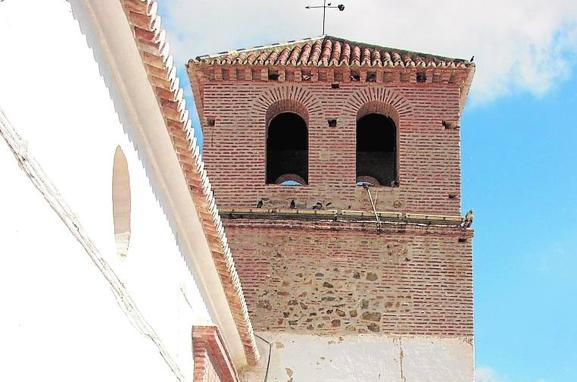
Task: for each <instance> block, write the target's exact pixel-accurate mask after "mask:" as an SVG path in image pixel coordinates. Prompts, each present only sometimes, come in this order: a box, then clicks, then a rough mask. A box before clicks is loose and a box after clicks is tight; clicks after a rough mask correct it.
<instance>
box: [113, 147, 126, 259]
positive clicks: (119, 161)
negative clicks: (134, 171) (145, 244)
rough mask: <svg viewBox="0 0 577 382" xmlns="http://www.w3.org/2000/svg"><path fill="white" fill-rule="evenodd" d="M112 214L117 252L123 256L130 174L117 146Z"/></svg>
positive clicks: (122, 154)
mask: <svg viewBox="0 0 577 382" xmlns="http://www.w3.org/2000/svg"><path fill="white" fill-rule="evenodd" d="M112 216H113V222H114V237H115V240H116V251H117V253H118V254H119V255H120V256H122V257H125V256H126V255H127V254H128V246H129V244H130V176H129V174H128V162H127V161H126V156H125V155H124V152H123V151H122V149H121V148H120V146H118V147H117V148H116V152H115V153H114V165H113V170H112Z"/></svg>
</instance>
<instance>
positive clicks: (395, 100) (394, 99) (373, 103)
mask: <svg viewBox="0 0 577 382" xmlns="http://www.w3.org/2000/svg"><path fill="white" fill-rule="evenodd" d="M345 105H346V107H347V110H349V111H350V112H355V113H356V118H357V119H358V118H360V117H362V116H364V115H366V114H369V113H379V114H384V115H386V116H388V117H391V118H393V120H394V121H395V123H396V124H397V127H398V126H399V124H400V122H401V120H402V119H404V117H406V116H408V115H410V114H411V113H412V112H413V110H412V107H411V104H410V103H409V102H408V101H407V100H406V99H405V98H404V97H403V96H402V95H400V94H399V93H398V92H396V91H394V90H392V89H384V88H366V89H361V90H359V91H357V92H355V93H353V94H352V95H351V96H350V97H349V98H348V99H347V101H346V102H345ZM363 113H364V114H363Z"/></svg>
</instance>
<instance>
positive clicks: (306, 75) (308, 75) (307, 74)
mask: <svg viewBox="0 0 577 382" xmlns="http://www.w3.org/2000/svg"><path fill="white" fill-rule="evenodd" d="M312 78H313V74H312V73H311V72H310V71H309V70H303V71H302V72H301V80H303V81H310V80H311V79H312Z"/></svg>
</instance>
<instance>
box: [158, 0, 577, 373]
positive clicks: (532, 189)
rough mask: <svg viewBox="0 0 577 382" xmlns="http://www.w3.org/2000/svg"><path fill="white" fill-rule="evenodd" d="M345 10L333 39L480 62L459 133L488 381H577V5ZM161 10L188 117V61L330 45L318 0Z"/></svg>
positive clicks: (517, 1)
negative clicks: (319, 42)
mask: <svg viewBox="0 0 577 382" xmlns="http://www.w3.org/2000/svg"><path fill="white" fill-rule="evenodd" d="M317 2H320V0H319V1H317ZM342 2H343V3H344V4H345V6H346V10H345V11H344V12H342V13H341V12H338V11H336V10H332V11H329V12H328V14H327V34H330V35H335V36H338V37H343V38H348V39H351V40H356V41H364V42H368V43H374V44H379V45H384V46H390V47H396V48H401V49H408V50H415V51H421V52H429V53H435V54H439V55H447V56H453V57H460V58H466V59H468V58H470V57H471V56H473V55H474V56H475V63H476V65H477V72H476V75H475V80H474V82H473V87H472V92H471V95H470V97H469V102H468V104H467V106H466V108H465V111H464V114H463V116H462V123H461V126H462V128H461V134H462V159H463V169H462V171H463V186H462V187H463V197H464V200H463V210H464V211H466V210H468V209H473V210H474V212H475V222H474V228H475V230H476V234H475V240H474V288H475V289H474V290H475V345H476V364H477V382H573V381H577V349H575V344H576V343H577V325H576V322H577V277H575V269H577V256H576V255H577V219H575V217H577V170H576V169H577V151H576V150H575V148H574V146H575V143H576V142H577V119H576V118H575V116H574V111H575V110H577V91H576V90H575V89H577V1H575V0H548V1H545V0H542V1H536V0H484V1H476V2H472V1H464V0H438V1H435V2H431V1H417V0H406V1H402V2H399V1H395V2H393V1H383V0H380V1H377V0H342ZM159 3H160V13H161V15H162V17H163V25H164V27H165V28H166V29H167V32H168V40H169V41H170V43H171V50H172V52H173V54H174V56H175V60H176V62H177V63H178V65H179V76H180V77H181V83H182V84H183V86H184V87H185V92H186V93H187V99H188V102H189V105H190V106H189V107H190V109H191V111H192V110H193V107H192V98H191V93H190V88H188V79H187V78H186V74H185V69H184V64H185V63H186V61H187V60H188V59H190V58H193V57H196V56H197V55H201V54H206V53H216V52H220V51H224V50H231V49H235V48H242V47H251V46H256V45H265V44H268V43H274V42H281V41H287V40H294V39H299V38H303V37H309V36H318V35H320V34H321V19H322V12H320V11H318V10H305V8H304V7H305V5H307V4H313V5H314V4H315V2H314V0H307V1H303V0H292V1H290V2H288V1H277V0H266V1H263V0H246V1H242V2H238V1H231V0H221V1H218V2H215V1H208V0H196V1H192V0H160V1H159ZM335 4H337V3H336V2H335ZM194 114H195V113H192V115H194ZM195 124H196V128H197V129H198V121H195Z"/></svg>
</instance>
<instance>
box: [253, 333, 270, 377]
mask: <svg viewBox="0 0 577 382" xmlns="http://www.w3.org/2000/svg"><path fill="white" fill-rule="evenodd" d="M254 336H255V337H257V338H260V339H261V340H262V341H264V342H265V343H266V344H268V359H267V361H266V372H265V374H264V381H263V382H266V381H267V380H268V369H269V367H270V355H271V353H272V342H269V341H267V340H265V339H264V338H262V337H261V336H259V335H258V334H256V333H255V334H254Z"/></svg>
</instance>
